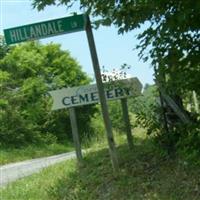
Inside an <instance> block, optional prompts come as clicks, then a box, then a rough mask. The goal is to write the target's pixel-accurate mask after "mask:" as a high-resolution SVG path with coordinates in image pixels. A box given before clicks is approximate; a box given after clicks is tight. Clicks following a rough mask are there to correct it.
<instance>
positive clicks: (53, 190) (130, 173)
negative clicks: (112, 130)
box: [1, 130, 200, 200]
mask: <svg viewBox="0 0 200 200" xmlns="http://www.w3.org/2000/svg"><path fill="white" fill-rule="evenodd" d="M134 132H135V136H136V137H135V138H134V145H135V147H134V150H133V151H130V150H129V149H128V146H127V144H125V139H124V137H122V136H121V137H120V138H118V139H117V143H118V152H119V157H120V169H121V170H120V173H119V174H118V175H117V176H114V175H113V173H112V167H111V162H110V156H109V153H108V150H107V148H105V146H106V142H104V143H101V144H100V143H99V142H98V143H96V144H95V146H94V147H96V148H92V150H91V151H90V152H87V153H86V155H85V159H84V166H82V167H81V168H78V167H77V165H76V161H75V160H73V161H67V162H63V163H61V164H57V165H55V166H51V167H49V168H47V169H44V170H43V171H42V172H41V173H39V174H35V175H32V176H31V177H27V178H24V179H22V180H18V181H17V182H15V183H12V184H10V185H8V187H6V188H4V189H1V197H2V198H3V199H4V200H10V199H12V200H33V199H34V200H35V199H37V200H45V199H52V200H56V199H58V200H61V199H66V200H72V199H74V200H75V199H77V200H92V199H97V200H100V199H102V200H125V199H126V200H132V199H135V200H140V199H141V200H145V199H146V200H147V199H148V200H156V199H159V200H168V199H171V200H176V199H181V200H188V199H193V200H198V199H199V198H200V193H199V191H200V190H199V180H200V177H199V175H200V171H199V167H197V166H195V165H192V164H191V163H188V162H186V161H184V160H182V159H178V158H173V159H172V158H169V157H168V156H166V155H164V154H163V153H162V152H160V149H158V148H156V147H155V145H154V143H153V141H152V140H151V138H146V137H145V134H144V132H141V130H140V131H136V130H134ZM144 137H145V138H144ZM119 140H120V142H119ZM119 143H120V145H119ZM52 174H53V176H52Z"/></svg>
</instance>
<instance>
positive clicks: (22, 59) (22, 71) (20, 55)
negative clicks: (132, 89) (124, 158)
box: [0, 42, 94, 146]
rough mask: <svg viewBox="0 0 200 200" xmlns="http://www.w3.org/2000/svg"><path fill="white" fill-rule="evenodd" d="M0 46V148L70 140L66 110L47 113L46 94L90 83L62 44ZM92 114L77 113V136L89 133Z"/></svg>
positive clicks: (87, 111) (85, 110)
mask: <svg viewBox="0 0 200 200" xmlns="http://www.w3.org/2000/svg"><path fill="white" fill-rule="evenodd" d="M5 50H6V46H5V45H4V44H2V45H1V52H4V54H2V58H1V60H0V82H1V85H0V87H1V101H0V106H1V112H0V124H1V132H0V137H1V145H5V144H6V145H14V146H20V145H25V144H29V143H41V142H43V143H48V142H55V141H62V142H64V141H65V140H66V139H67V136H68V138H71V126H70V121H69V114H68V111H67V109H66V110H65V109H64V110H59V111H54V112H52V111H51V104H52V100H51V98H50V97H49V96H48V91H51V90H54V89H58V88H62V87H70V86H74V85H76V86H77V85H83V84H88V83H89V82H90V79H89V78H88V77H87V75H86V74H85V73H84V72H83V71H82V70H81V67H80V65H79V64H78V63H77V61H76V60H74V59H73V58H72V57H71V55H70V53H69V52H68V51H63V50H61V49H60V45H57V44H47V45H42V44H40V43H39V42H29V43H24V44H21V45H18V46H15V47H12V48H11V49H10V50H9V51H5ZM93 111H94V109H93V108H92V107H91V106H88V107H87V106H86V107H83V108H79V109H78V113H79V115H78V118H79V119H80V120H79V122H80V124H79V127H80V130H81V134H82V135H84V134H85V132H86V131H87V130H88V129H90V127H89V123H90V118H91V116H92V113H93Z"/></svg>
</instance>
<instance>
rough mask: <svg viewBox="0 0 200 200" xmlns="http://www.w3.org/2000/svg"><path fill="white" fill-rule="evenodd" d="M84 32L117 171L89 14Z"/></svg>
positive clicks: (115, 152)
mask: <svg viewBox="0 0 200 200" xmlns="http://www.w3.org/2000/svg"><path fill="white" fill-rule="evenodd" d="M86 34H87V39H88V44H89V49H90V54H91V58H92V63H93V68H94V73H95V78H96V83H97V89H98V93H99V100H100V103H101V109H102V113H103V120H104V124H105V128H106V133H107V140H108V145H109V152H110V156H111V161H112V165H113V169H114V171H115V172H118V171H119V163H118V158H117V151H116V147H115V142H114V138H113V133H112V126H111V121H110V118H109V113H108V106H107V102H106V97H105V92H104V86H103V83H102V78H101V71H100V67H99V61H98V57H97V52H96V47H95V43H94V37H93V33H92V28H91V23H90V19H89V16H87V24H86Z"/></svg>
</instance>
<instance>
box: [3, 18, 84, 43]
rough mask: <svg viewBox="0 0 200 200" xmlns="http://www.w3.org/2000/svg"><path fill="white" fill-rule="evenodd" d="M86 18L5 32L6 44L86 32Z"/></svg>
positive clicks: (51, 22)
mask: <svg viewBox="0 0 200 200" xmlns="http://www.w3.org/2000/svg"><path fill="white" fill-rule="evenodd" d="M85 24H86V22H85V16H84V15H74V16H70V17H64V18H60V19H54V20H49V21H45V22H39V23H34V24H28V25H24V26H18V27H14V28H9V29H5V30H4V36H5V40H6V43H7V44H8V45H9V44H15V43H19V42H25V41H30V40H35V39H40V38H46V37H51V36H55V35H61V34H66V33H72V32H77V31H82V30H85Z"/></svg>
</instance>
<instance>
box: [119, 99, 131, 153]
mask: <svg viewBox="0 0 200 200" xmlns="http://www.w3.org/2000/svg"><path fill="white" fill-rule="evenodd" d="M121 105H122V112H123V118H124V125H125V129H126V136H127V141H128V145H129V148H130V149H133V136H132V133H131V124H130V119H129V115H128V106H127V99H126V98H124V99H121Z"/></svg>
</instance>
